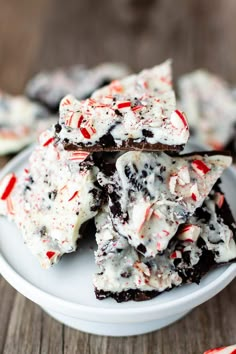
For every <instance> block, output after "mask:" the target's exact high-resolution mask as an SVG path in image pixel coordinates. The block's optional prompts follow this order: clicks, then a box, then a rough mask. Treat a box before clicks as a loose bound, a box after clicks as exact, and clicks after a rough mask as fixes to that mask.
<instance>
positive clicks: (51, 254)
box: [46, 251, 55, 259]
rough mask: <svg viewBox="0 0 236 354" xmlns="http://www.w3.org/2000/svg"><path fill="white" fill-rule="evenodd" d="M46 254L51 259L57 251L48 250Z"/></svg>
mask: <svg viewBox="0 0 236 354" xmlns="http://www.w3.org/2000/svg"><path fill="white" fill-rule="evenodd" d="M46 255H47V257H48V258H49V259H51V258H52V257H53V256H54V255H55V252H53V251H48V252H47V253H46Z"/></svg>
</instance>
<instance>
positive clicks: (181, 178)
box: [178, 166, 190, 186]
mask: <svg viewBox="0 0 236 354" xmlns="http://www.w3.org/2000/svg"><path fill="white" fill-rule="evenodd" d="M178 183H179V184H180V185H181V186H185V184H189V183H190V174H189V169H188V167H187V166H183V167H181V168H180V169H179V171H178Z"/></svg>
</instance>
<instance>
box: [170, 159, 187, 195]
mask: <svg viewBox="0 0 236 354" xmlns="http://www.w3.org/2000/svg"><path fill="white" fill-rule="evenodd" d="M177 183H178V184H179V185H180V186H185V185H186V184H189V183H190V174H189V170H188V167H187V166H183V167H181V168H180V169H179V171H178V172H177V173H175V174H173V175H171V176H170V178H169V190H170V192H171V193H172V194H175V189H176V184H177Z"/></svg>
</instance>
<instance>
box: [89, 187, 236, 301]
mask: <svg viewBox="0 0 236 354" xmlns="http://www.w3.org/2000/svg"><path fill="white" fill-rule="evenodd" d="M95 221H96V227H97V234H96V240H97V243H98V251H97V252H96V253H95V255H96V263H97V265H98V267H99V273H98V274H96V275H95V277H94V286H95V293H96V296H97V298H98V299H100V300H102V299H105V298H107V297H112V298H114V299H115V300H116V301H118V302H122V301H128V300H136V301H143V300H148V299H151V298H153V297H155V296H157V295H158V294H160V293H162V292H163V291H166V290H171V289H173V288H174V287H178V286H181V285H183V284H185V283H193V282H195V283H199V282H200V280H201V278H202V277H203V275H204V274H206V273H207V272H208V271H209V270H210V269H211V268H212V267H214V266H216V265H220V264H225V263H227V262H230V261H235V259H236V244H235V241H236V229H235V223H234V220H233V217H232V214H231V212H230V209H229V207H228V204H227V202H226V201H225V198H224V195H223V194H222V193H221V192H220V191H219V189H218V191H214V192H212V193H211V195H210V196H209V197H207V198H206V200H205V202H204V204H203V206H202V207H201V208H199V209H197V210H196V211H195V213H194V215H193V216H191V217H190V218H188V219H187V221H186V224H184V225H182V226H181V227H180V228H179V229H178V231H177V233H176V235H175V236H174V238H173V239H172V240H171V242H170V243H169V245H168V248H167V249H166V250H165V251H164V253H163V254H162V255H156V256H155V257H153V258H151V257H144V256H143V254H142V253H140V252H138V251H137V250H136V249H134V247H132V246H131V245H130V244H129V242H128V240H127V239H126V238H125V237H124V236H122V235H120V234H119V233H118V232H116V231H115V230H114V228H113V225H112V221H111V218H110V215H109V212H108V211H107V210H106V209H103V211H102V212H101V213H99V214H98V215H97V216H96V218H95Z"/></svg>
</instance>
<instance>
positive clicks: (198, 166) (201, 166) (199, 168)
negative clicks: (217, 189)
mask: <svg viewBox="0 0 236 354" xmlns="http://www.w3.org/2000/svg"><path fill="white" fill-rule="evenodd" d="M191 165H192V168H193V170H194V171H195V172H196V173H197V174H198V175H199V176H200V177H203V176H205V175H206V174H207V173H208V172H209V171H210V170H211V169H210V168H209V167H208V166H207V165H206V164H205V162H203V161H202V160H194V161H193V162H192V163H191Z"/></svg>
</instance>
